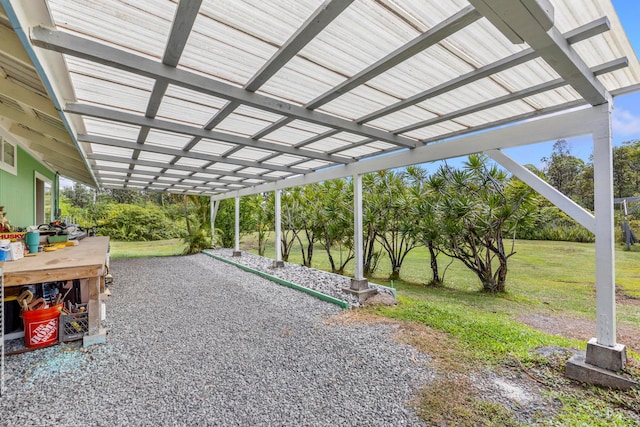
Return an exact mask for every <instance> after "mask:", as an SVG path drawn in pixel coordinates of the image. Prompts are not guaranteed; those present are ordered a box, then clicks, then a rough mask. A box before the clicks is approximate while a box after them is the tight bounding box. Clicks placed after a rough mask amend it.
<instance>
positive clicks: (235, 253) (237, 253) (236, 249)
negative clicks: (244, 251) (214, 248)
mask: <svg viewBox="0 0 640 427" xmlns="http://www.w3.org/2000/svg"><path fill="white" fill-rule="evenodd" d="M235 223H236V224H235V233H234V234H235V245H234V247H233V256H240V255H241V252H240V197H239V196H236V221H235Z"/></svg>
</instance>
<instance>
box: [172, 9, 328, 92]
mask: <svg viewBox="0 0 640 427" xmlns="http://www.w3.org/2000/svg"><path fill="white" fill-rule="evenodd" d="M318 4H319V2H318V1H300V2H293V1H290V0H289V1H280V2H255V1H254V2H247V1H233V2H231V3H229V4H227V5H226V6H227V7H224V5H220V4H218V3H217V2H207V1H205V2H203V4H202V6H201V10H200V15H199V16H198V18H197V19H196V22H195V25H194V32H193V33H192V34H191V36H190V37H189V40H188V42H187V45H186V46H185V50H184V54H183V56H182V59H181V60H180V67H185V68H190V69H195V70H198V71H200V72H202V73H205V74H209V75H211V76H213V77H215V78H218V79H221V80H225V81H229V82H233V83H235V84H237V85H244V84H245V83H246V82H247V80H249V78H250V77H251V76H253V74H255V73H256V72H257V71H258V70H259V69H260V67H261V66H262V64H263V63H264V62H266V61H267V60H268V59H269V58H270V57H271V56H272V55H273V54H274V53H275V52H276V50H277V49H278V47H280V46H281V45H282V44H283V43H284V42H285V41H286V40H287V39H288V38H289V37H290V35H291V34H293V33H294V32H295V31H296V29H297V27H298V26H299V25H301V24H302V22H304V20H305V19H306V18H307V17H308V16H309V15H310V14H311V13H312V11H313V10H314V9H315V8H316V7H317V6H318ZM274 22H278V25H274ZM209 64H216V67H215V69H214V67H211V66H209Z"/></svg>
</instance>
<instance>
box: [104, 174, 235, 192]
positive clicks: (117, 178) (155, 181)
mask: <svg viewBox="0 0 640 427" xmlns="http://www.w3.org/2000/svg"><path fill="white" fill-rule="evenodd" d="M134 175H135V174H134ZM124 178H125V177H124V176H122V175H118V174H109V173H98V179H99V180H100V181H104V180H106V179H108V180H115V181H116V182H118V181H122V180H123V179H124ZM127 179H128V181H130V182H140V183H144V184H146V185H153V184H168V185H173V184H177V185H185V186H190V187H194V188H195V187H208V188H210V189H212V190H213V189H216V188H220V187H225V186H226V185H228V184H224V183H215V182H214V183H213V184H212V183H210V182H202V183H197V184H193V183H190V182H189V183H183V182H181V181H177V182H176V181H174V180H170V179H163V178H162V177H149V178H145V177H139V176H132V177H130V178H127ZM185 179H188V178H185Z"/></svg>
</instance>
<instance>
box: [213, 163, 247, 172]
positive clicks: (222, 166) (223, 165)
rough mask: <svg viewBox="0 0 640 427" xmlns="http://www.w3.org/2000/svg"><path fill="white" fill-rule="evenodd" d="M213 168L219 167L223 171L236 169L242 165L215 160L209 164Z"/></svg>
mask: <svg viewBox="0 0 640 427" xmlns="http://www.w3.org/2000/svg"><path fill="white" fill-rule="evenodd" d="M211 167H212V168H213V169H219V170H223V171H229V172H232V171H236V170H238V169H242V166H238V165H233V164H231V163H222V162H216V163H215V164H214V165H213V166H211Z"/></svg>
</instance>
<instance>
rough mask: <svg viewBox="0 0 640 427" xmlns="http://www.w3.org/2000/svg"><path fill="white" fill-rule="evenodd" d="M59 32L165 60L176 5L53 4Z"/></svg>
mask: <svg viewBox="0 0 640 427" xmlns="http://www.w3.org/2000/svg"><path fill="white" fill-rule="evenodd" d="M48 5H49V10H50V11H51V15H52V16H53V19H54V21H55V24H56V25H57V26H58V28H62V29H65V30H67V31H70V32H75V33H80V34H83V35H85V36H87V37H90V38H95V39H98V40H101V41H106V42H107V43H109V44H113V45H116V46H119V47H126V48H127V49H128V50H131V51H134V52H137V53H143V54H146V55H150V56H153V57H156V58H161V57H162V55H163V53H164V48H165V43H166V41H167V36H168V34H169V30H170V28H171V21H172V20H173V17H174V15H175V8H176V4H175V3H173V2H169V1H163V2H157V1H153V0H136V1H135V2H130V4H129V2H127V1H110V2H101V1H92V2H87V1H85V0H49V1H48Z"/></svg>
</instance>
